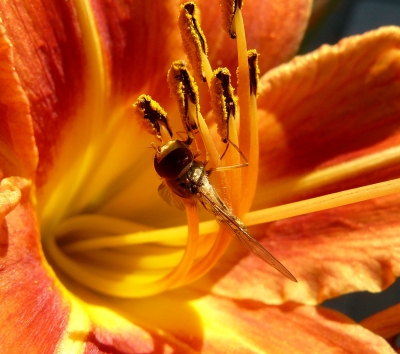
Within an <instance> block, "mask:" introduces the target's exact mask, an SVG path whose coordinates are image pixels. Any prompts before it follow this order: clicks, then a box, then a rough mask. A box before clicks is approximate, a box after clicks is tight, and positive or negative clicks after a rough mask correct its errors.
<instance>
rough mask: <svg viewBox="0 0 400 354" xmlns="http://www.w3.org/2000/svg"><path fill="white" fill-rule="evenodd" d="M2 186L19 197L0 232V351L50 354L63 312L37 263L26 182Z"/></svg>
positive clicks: (14, 181) (62, 322) (40, 259)
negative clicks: (16, 189) (19, 193)
mask: <svg viewBox="0 0 400 354" xmlns="http://www.w3.org/2000/svg"><path fill="white" fill-rule="evenodd" d="M8 183H9V184H10V185H14V187H15V188H18V189H19V190H20V191H21V195H22V197H21V201H20V203H19V204H18V205H17V206H16V207H15V209H14V210H13V211H11V212H10V213H9V214H8V215H7V216H6V217H5V220H4V221H3V223H2V232H1V233H0V245H1V246H0V284H1V287H0V302H1V305H2V310H1V311H0V323H1V341H0V352H2V353H23V352H26V350H27V348H29V349H28V350H29V352H30V353H52V352H54V351H55V349H56V347H57V344H58V341H59V340H60V338H61V337H62V335H63V333H64V331H65V328H66V325H67V322H68V313H69V308H68V305H67V304H66V303H65V302H64V300H63V298H62V296H61V293H60V291H59V290H58V288H57V286H56V284H55V281H54V278H53V277H52V276H50V275H49V272H48V270H47V269H46V268H45V267H44V265H43V262H44V259H43V256H42V253H41V249H40V246H39V242H38V241H39V236H38V226H37V223H36V219H35V215H34V212H33V209H32V205H31V203H30V201H29V194H30V184H29V182H27V181H26V180H24V179H9V180H8ZM10 202H12V203H13V200H11V201H10Z"/></svg>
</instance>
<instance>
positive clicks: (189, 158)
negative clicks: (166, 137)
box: [154, 148, 193, 179]
mask: <svg viewBox="0 0 400 354" xmlns="http://www.w3.org/2000/svg"><path fill="white" fill-rule="evenodd" d="M192 162H193V153H192V151H191V150H190V149H188V148H177V149H174V150H172V151H171V152H169V153H168V154H167V155H166V156H165V157H163V158H162V160H161V161H158V159H157V156H155V157H154V169H155V170H156V172H157V173H158V174H159V176H160V177H163V178H165V179H175V178H178V176H179V175H180V174H181V172H182V171H183V170H184V169H185V168H186V167H187V166H188V165H189V164H191V163H192Z"/></svg>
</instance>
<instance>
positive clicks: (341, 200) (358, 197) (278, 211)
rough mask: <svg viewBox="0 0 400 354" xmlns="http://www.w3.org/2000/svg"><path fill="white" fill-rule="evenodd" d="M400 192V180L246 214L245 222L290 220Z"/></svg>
mask: <svg viewBox="0 0 400 354" xmlns="http://www.w3.org/2000/svg"><path fill="white" fill-rule="evenodd" d="M399 192H400V178H397V179H393V180H390V181H386V182H381V183H375V184H370V185H368V186H365V187H359V188H354V189H349V190H347V191H343V192H337V193H332V194H327V195H324V196H321V197H317V198H311V199H307V200H302V201H300V202H294V203H290V204H286V205H280V206H277V207H272V208H268V209H264V210H258V211H255V212H251V213H248V214H246V216H245V217H244V218H243V221H244V222H245V223H246V225H248V226H251V225H257V224H263V223H266V222H271V221H276V220H281V219H286V218H290V217H293V216H298V215H303V214H308V213H314V212H316V211H321V210H326V209H332V208H336V207H340V206H343V205H347V204H353V203H358V202H362V201H365V200H369V199H373V198H379V197H384V196H387V195H391V194H395V193H399Z"/></svg>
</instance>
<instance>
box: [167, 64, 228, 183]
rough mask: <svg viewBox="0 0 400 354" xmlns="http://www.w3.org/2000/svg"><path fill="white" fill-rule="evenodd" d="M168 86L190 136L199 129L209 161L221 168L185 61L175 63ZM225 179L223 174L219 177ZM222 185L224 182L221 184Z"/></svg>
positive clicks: (170, 71)
mask: <svg viewBox="0 0 400 354" xmlns="http://www.w3.org/2000/svg"><path fill="white" fill-rule="evenodd" d="M168 84H169V88H170V91H171V94H172V96H173V97H175V99H176V101H177V103H178V106H179V111H180V114H181V118H182V122H183V126H184V127H185V128H187V129H188V134H191V133H192V132H195V130H194V129H193V128H195V129H196V130H197V129H198V130H199V131H200V134H201V138H202V141H203V143H204V146H205V150H206V154H207V159H209V160H210V165H211V167H212V168H217V167H219V166H220V160H219V155H218V152H217V149H216V147H215V145H214V141H213V139H212V137H211V134H210V132H209V130H208V126H207V124H206V122H205V120H204V118H203V116H202V115H201V113H200V104H199V94H198V91H197V85H196V83H195V81H194V79H193V78H192V76H191V75H190V73H189V71H188V70H187V68H186V63H185V62H184V61H175V62H174V63H173V64H172V66H171V69H170V70H169V72H168ZM219 177H220V179H221V178H223V176H222V174H221V176H219ZM219 184H221V185H222V182H219Z"/></svg>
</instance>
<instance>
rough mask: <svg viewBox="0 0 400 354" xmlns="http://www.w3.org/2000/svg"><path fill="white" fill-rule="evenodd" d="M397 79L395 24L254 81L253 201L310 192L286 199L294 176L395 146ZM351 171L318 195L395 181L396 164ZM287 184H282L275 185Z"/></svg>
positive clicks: (399, 104)
mask: <svg viewBox="0 0 400 354" xmlns="http://www.w3.org/2000/svg"><path fill="white" fill-rule="evenodd" d="M399 77H400V29H399V28H398V27H387V28H381V29H379V30H376V31H371V32H369V33H366V34H364V35H361V36H354V37H350V38H347V39H344V40H342V41H341V42H340V43H339V44H338V45H336V46H323V47H321V48H320V49H318V50H317V51H315V52H313V53H311V54H308V55H306V56H301V57H297V58H296V59H294V60H293V61H292V62H290V63H288V64H286V65H282V66H280V67H278V68H276V69H274V70H272V71H270V72H269V73H267V74H266V75H265V76H264V77H263V78H262V80H261V83H260V86H261V95H260V99H259V117H260V148H261V153H260V165H261V168H260V174H259V180H260V186H261V188H264V189H265V190H267V188H268V193H267V192H265V193H263V194H262V195H261V196H260V200H259V203H262V201H261V198H263V197H265V198H270V200H269V203H270V205H271V204H277V203H282V202H284V201H289V200H294V199H296V198H300V197H302V198H305V197H310V196H312V195H316V191H315V188H316V186H313V185H312V184H310V186H309V189H308V191H307V193H309V194H307V193H306V192H305V191H303V195H302V196H294V195H293V193H292V194H291V191H292V190H293V189H294V187H295V186H294V184H295V183H296V182H297V180H296V178H299V176H307V175H308V174H310V173H311V172H314V171H319V170H322V169H326V168H328V167H332V166H333V167H334V166H337V165H339V164H341V163H345V162H350V161H354V160H356V159H361V158H363V157H368V156H369V155H373V154H378V153H381V152H383V151H386V150H388V149H390V148H392V147H395V146H398V145H399V142H400V135H399V134H398V133H399V132H400V129H399V128H400V125H399V124H400V123H399V122H400V119H399V118H400V84H399ZM378 157H379V156H378ZM374 166H379V168H374ZM352 172H353V171H352V169H351V168H349V169H348V170H347V174H348V175H349V177H348V178H347V177H346V173H344V175H343V176H344V177H342V180H340V181H339V182H340V183H338V181H337V180H335V181H334V184H332V186H329V188H328V189H324V190H320V191H318V194H322V193H329V192H334V191H337V190H342V189H348V188H352V187H357V186H360V185H365V184H366V183H374V182H380V181H383V180H386V179H390V178H395V177H399V176H400V170H399V164H398V161H397V159H393V160H390V159H389V160H387V163H386V164H385V165H378V163H374V164H372V167H370V168H369V169H366V170H365V173H363V174H362V175H361V176H362V177H361V178H360V177H359V175H356V176H355V175H354V174H352ZM291 178H292V179H294V181H292V182H290V181H291ZM285 179H286V182H285V183H286V184H285V187H283V185H282V186H281V187H280V188H278V187H276V188H275V187H274V185H273V184H274V183H278V184H279V183H283V181H284V180H285ZM327 181H328V182H329V179H328V180H327ZM328 182H327V183H326V184H329V183H328ZM313 189H314V191H313ZM285 190H286V192H287V193H286V192H285ZM274 193H275V194H274ZM268 194H269V196H268ZM264 203H265V199H264ZM264 205H265V204H264Z"/></svg>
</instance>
